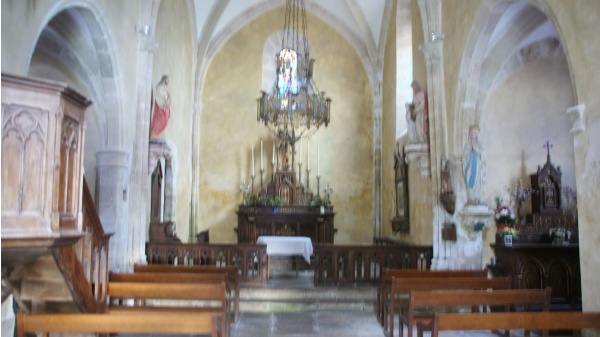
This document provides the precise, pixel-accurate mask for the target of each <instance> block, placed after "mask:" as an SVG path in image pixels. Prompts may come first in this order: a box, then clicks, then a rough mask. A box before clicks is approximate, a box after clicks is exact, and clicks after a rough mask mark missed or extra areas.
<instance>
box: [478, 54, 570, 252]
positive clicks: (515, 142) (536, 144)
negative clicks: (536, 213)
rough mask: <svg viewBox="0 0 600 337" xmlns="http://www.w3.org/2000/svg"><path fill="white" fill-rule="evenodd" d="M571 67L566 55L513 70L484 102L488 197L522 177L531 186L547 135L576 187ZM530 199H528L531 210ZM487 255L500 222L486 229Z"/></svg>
mask: <svg viewBox="0 0 600 337" xmlns="http://www.w3.org/2000/svg"><path fill="white" fill-rule="evenodd" d="M569 81H570V78H569V71H568V68H567V64H566V62H565V60H564V59H563V58H558V59H557V58H552V57H548V58H545V59H540V60H537V61H534V62H531V63H528V64H527V65H526V66H525V67H523V68H521V69H520V70H519V71H517V72H516V73H514V74H512V76H510V77H509V78H508V79H507V80H506V81H505V82H504V83H503V84H502V85H501V86H500V87H499V88H498V89H497V90H496V91H495V92H493V93H492V94H491V96H490V98H489V100H488V102H487V104H486V105H485V107H484V108H483V111H484V113H483V115H482V118H481V123H480V128H481V130H482V131H481V133H480V140H481V142H482V143H483V144H484V147H485V150H486V154H487V175H486V176H487V178H488V179H487V184H486V199H487V201H488V204H490V206H491V205H493V203H492V201H491V200H492V199H493V198H494V197H495V196H498V195H505V194H506V188H507V187H510V188H512V189H513V190H514V188H515V186H516V184H517V182H518V180H519V179H522V182H523V185H524V186H525V187H526V186H530V185H531V183H530V174H533V173H536V172H537V169H538V166H544V164H545V163H546V156H547V150H546V149H545V148H544V145H545V144H546V141H549V142H550V144H551V145H552V148H551V149H550V156H551V160H552V162H553V164H554V165H556V166H560V167H561V170H562V173H563V174H562V183H563V186H570V187H571V188H573V189H575V187H576V186H575V158H574V154H573V153H574V149H573V136H572V135H571V134H570V132H569V130H570V129H571V123H570V120H569V117H568V116H567V115H566V114H565V111H566V109H567V108H568V107H570V106H572V105H573V104H574V103H573V91H572V89H571V86H570V83H569ZM530 205H531V199H530V200H529V201H528V202H527V206H528V207H527V208H528V211H529V212H530ZM485 232H486V238H487V242H486V243H485V244H484V251H485V254H484V261H489V259H490V257H491V256H492V255H493V253H492V251H491V248H490V247H489V243H492V242H494V240H495V238H494V235H495V228H494V227H493V226H492V228H491V229H490V230H487V231H485Z"/></svg>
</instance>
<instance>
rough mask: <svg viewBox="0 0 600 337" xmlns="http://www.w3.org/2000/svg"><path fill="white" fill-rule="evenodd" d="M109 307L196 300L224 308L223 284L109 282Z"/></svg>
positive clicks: (224, 294) (224, 292)
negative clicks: (131, 302)
mask: <svg viewBox="0 0 600 337" xmlns="http://www.w3.org/2000/svg"><path fill="white" fill-rule="evenodd" d="M108 296H109V298H110V302H109V305H112V306H114V305H115V300H120V299H134V300H152V299H156V300H159V299H164V300H192V301H193V300H197V301H219V302H221V306H223V307H226V291H225V283H224V282H221V283H194V284H192V283H150V282H109V283H108Z"/></svg>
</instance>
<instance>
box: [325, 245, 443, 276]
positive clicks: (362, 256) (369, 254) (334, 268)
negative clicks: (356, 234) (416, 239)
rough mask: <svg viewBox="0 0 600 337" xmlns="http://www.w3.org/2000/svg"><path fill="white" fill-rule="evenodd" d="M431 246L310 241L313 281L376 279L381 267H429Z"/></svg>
mask: <svg viewBox="0 0 600 337" xmlns="http://www.w3.org/2000/svg"><path fill="white" fill-rule="evenodd" d="M432 255H433V248H432V247H431V246H409V245H400V244H389V243H388V244H385V245H329V244H316V245H314V259H315V267H314V268H315V273H314V274H315V275H314V277H315V285H325V284H357V283H376V282H377V281H378V280H379V277H380V276H381V274H382V271H383V269H384V268H397V269H429V267H430V261H431V257H432Z"/></svg>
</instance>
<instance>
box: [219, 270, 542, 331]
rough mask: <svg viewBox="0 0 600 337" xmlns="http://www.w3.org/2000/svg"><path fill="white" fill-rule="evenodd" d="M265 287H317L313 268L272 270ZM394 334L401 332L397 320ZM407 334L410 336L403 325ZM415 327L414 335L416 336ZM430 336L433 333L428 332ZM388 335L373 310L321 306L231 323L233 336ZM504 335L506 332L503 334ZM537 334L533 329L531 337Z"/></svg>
mask: <svg viewBox="0 0 600 337" xmlns="http://www.w3.org/2000/svg"><path fill="white" fill-rule="evenodd" d="M271 276H272V278H271V279H270V280H269V281H268V282H267V284H266V285H265V287H267V288H272V289H281V288H294V289H303V288H314V283H313V281H312V277H313V274H312V272H310V271H306V270H305V271H300V273H299V276H296V275H295V273H290V272H285V271H277V270H273V271H272V273H271ZM395 326H396V329H395V331H394V336H398V335H399V334H398V332H399V331H398V328H397V326H398V325H397V324H396V325H395ZM403 332H404V336H407V335H408V334H407V331H406V328H404V331H403ZM416 335H417V334H416V329H415V331H414V333H413V336H416ZM424 335H425V336H424V337H429V336H430V333H427V332H426V333H425V334H424ZM440 335H442V336H444V337H496V336H500V335H499V334H494V333H492V332H488V331H481V332H463V331H458V332H445V333H441V334H440ZM523 335H524V334H523V332H522V331H511V337H523ZM278 336H282V337H283V336H285V337H327V336H331V337H333V336H336V337H339V336H344V337H367V336H368V337H386V336H387V334H386V333H384V331H383V328H382V326H381V325H380V324H379V322H378V321H377V317H376V313H375V312H374V311H373V310H366V311H365V310H333V311H332V310H318V311H313V312H305V311H302V312H270V313H269V312H267V313H260V312H240V315H239V318H238V321H237V322H232V323H231V326H230V337H278ZM502 336H503V335H502ZM536 336H538V335H537V334H535V333H532V337H536Z"/></svg>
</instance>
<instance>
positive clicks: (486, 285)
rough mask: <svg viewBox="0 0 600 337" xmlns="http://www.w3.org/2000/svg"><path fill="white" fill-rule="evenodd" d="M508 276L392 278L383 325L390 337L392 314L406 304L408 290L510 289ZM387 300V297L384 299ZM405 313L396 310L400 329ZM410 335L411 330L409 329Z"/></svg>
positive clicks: (392, 328)
mask: <svg viewBox="0 0 600 337" xmlns="http://www.w3.org/2000/svg"><path fill="white" fill-rule="evenodd" d="M510 288H511V279H510V277H508V276H507V277H491V278H489V277H448V278H432V277H421V278H416V277H408V278H396V277H393V278H392V285H391V287H390V295H389V308H388V309H387V310H385V315H384V317H383V319H384V327H385V328H386V329H387V330H388V332H389V334H390V337H394V316H395V308H396V306H397V305H398V304H401V305H405V306H408V300H409V296H410V292H411V291H413V290H423V291H429V290H480V289H510ZM386 301H387V299H386ZM405 315H406V313H404V314H403V312H402V310H400V311H399V312H398V316H399V322H400V329H402V328H403V324H404V323H407V322H408V321H407V317H406V316H405ZM409 336H412V330H409Z"/></svg>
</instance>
